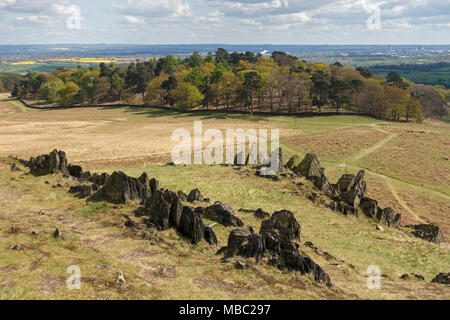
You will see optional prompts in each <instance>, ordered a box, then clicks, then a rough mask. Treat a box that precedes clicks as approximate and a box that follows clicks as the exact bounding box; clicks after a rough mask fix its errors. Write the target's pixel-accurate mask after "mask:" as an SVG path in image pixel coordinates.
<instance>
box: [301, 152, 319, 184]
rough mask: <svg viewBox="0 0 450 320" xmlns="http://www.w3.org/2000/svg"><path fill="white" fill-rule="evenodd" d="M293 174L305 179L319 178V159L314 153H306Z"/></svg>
mask: <svg viewBox="0 0 450 320" xmlns="http://www.w3.org/2000/svg"><path fill="white" fill-rule="evenodd" d="M294 172H295V173H298V174H300V175H302V176H304V177H306V178H307V179H311V178H312V177H318V178H319V177H320V176H321V175H322V171H321V167H320V160H319V157H318V156H317V155H316V154H314V153H308V154H307V155H306V156H305V158H304V159H303V160H302V162H300V164H299V165H298V166H297V167H296V168H295V169H294Z"/></svg>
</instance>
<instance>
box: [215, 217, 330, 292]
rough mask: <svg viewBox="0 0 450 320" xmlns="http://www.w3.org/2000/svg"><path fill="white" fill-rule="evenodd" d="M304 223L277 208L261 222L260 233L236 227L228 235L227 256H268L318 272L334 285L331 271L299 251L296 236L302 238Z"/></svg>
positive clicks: (321, 279)
mask: <svg viewBox="0 0 450 320" xmlns="http://www.w3.org/2000/svg"><path fill="white" fill-rule="evenodd" d="M300 232H301V227H300V224H299V223H298V222H297V220H296V219H295V217H294V214H293V213H292V212H290V211H287V210H282V211H278V212H275V213H274V214H273V215H272V217H271V218H270V219H267V220H264V221H262V223H261V228H260V233H259V235H256V234H254V233H253V232H251V231H247V230H241V229H236V230H233V231H232V232H231V233H230V236H229V237H228V246H227V248H226V253H225V257H224V258H225V259H227V258H229V257H233V256H241V257H245V258H256V261H257V262H260V261H261V260H262V259H263V258H264V257H267V258H268V261H267V263H268V264H270V265H276V266H278V267H279V268H286V269H289V270H296V271H299V272H301V273H302V274H305V273H312V274H314V279H315V280H316V281H317V282H321V283H325V284H326V285H327V286H331V280H330V277H329V275H328V274H327V273H326V272H325V271H324V270H323V269H322V268H321V267H320V266H319V265H317V264H316V263H315V262H314V261H313V260H311V259H310V258H309V257H307V256H305V255H304V254H303V253H301V252H300V251H299V249H298V248H299V245H298V244H297V243H295V242H294V241H295V240H298V241H299V240H300Z"/></svg>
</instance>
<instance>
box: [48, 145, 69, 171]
mask: <svg viewBox="0 0 450 320" xmlns="http://www.w3.org/2000/svg"><path fill="white" fill-rule="evenodd" d="M48 169H49V172H50V173H52V174H53V173H62V174H63V175H64V176H69V170H68V169H67V157H66V153H65V152H64V151H58V150H56V149H55V150H53V151H52V152H50V154H49V155H48Z"/></svg>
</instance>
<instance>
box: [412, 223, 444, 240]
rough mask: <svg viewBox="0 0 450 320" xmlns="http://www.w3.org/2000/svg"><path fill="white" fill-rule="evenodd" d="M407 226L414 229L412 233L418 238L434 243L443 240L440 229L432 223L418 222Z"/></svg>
mask: <svg viewBox="0 0 450 320" xmlns="http://www.w3.org/2000/svg"><path fill="white" fill-rule="evenodd" d="M408 227H410V228H413V229H414V231H413V232H412V234H413V235H414V236H416V237H418V238H422V239H424V240H426V241H429V242H433V243H436V244H441V243H442V242H444V236H443V234H442V231H441V229H440V228H439V227H438V226H436V225H434V224H419V225H414V226H408Z"/></svg>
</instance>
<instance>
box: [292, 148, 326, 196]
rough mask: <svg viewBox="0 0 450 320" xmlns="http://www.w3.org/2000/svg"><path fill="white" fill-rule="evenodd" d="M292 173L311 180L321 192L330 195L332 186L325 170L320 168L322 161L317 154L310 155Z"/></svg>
mask: <svg viewBox="0 0 450 320" xmlns="http://www.w3.org/2000/svg"><path fill="white" fill-rule="evenodd" d="M292 171H294V173H296V174H298V175H301V176H304V177H305V178H306V179H308V180H311V181H312V182H313V184H314V186H315V187H316V188H317V189H319V190H320V191H321V192H323V193H325V194H327V193H329V191H330V188H331V186H330V183H329V182H328V179H327V177H326V176H325V169H324V168H321V167H320V160H319V157H318V156H317V155H316V154H314V153H308V154H307V155H306V156H305V158H304V159H303V160H302V161H301V162H300V164H299V165H298V166H296V167H294V169H293V170H292Z"/></svg>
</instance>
